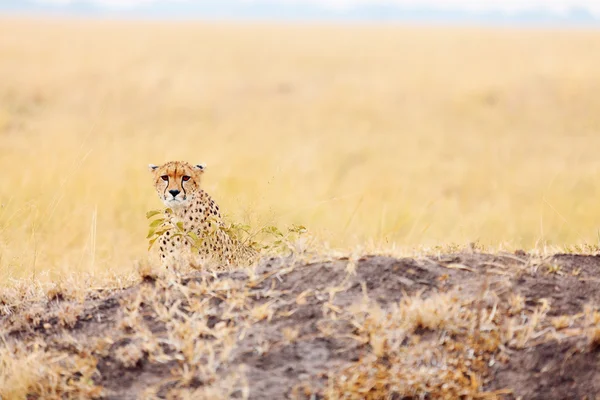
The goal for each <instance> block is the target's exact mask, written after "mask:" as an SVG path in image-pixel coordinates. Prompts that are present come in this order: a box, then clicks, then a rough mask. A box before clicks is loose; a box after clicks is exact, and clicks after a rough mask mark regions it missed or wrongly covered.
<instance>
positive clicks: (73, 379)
mask: <svg viewBox="0 0 600 400" xmlns="http://www.w3.org/2000/svg"><path fill="white" fill-rule="evenodd" d="M599 282H600V258H599V257H594V256H575V255H557V256H554V257H548V258H538V257H531V256H528V255H526V254H523V253H522V254H518V255H515V254H496V255H486V254H477V253H474V254H451V255H443V256H436V257H429V258H420V259H396V258H388V257H380V256H376V257H375V256H373V257H363V258H361V259H358V260H349V259H337V260H332V261H326V262H312V263H307V262H302V261H299V260H297V259H284V258H272V259H268V260H264V261H263V262H262V264H261V265H259V266H258V267H257V268H256V269H255V270H250V269H249V270H247V271H232V272H223V273H219V274H209V273H201V272H190V273H187V274H183V275H175V274H166V275H164V276H160V277H157V276H146V278H145V279H144V280H143V281H142V282H141V283H140V284H138V285H136V286H133V287H131V288H128V289H125V290H120V291H96V292H90V293H88V294H87V295H86V296H85V298H81V299H75V298H71V297H70V296H69V295H68V293H62V292H54V293H52V294H51V295H50V296H49V297H48V298H46V299H44V301H37V302H29V303H24V302H13V303H12V304H9V303H8V302H6V301H5V302H4V304H3V305H4V307H2V308H0V313H2V314H0V315H2V316H1V317H0V327H1V329H2V332H3V335H2V336H0V337H3V338H4V339H3V341H2V343H3V344H2V345H0V385H2V386H3V387H2V386H0V398H3V399H11V398H23V397H25V396H27V397H28V398H53V397H54V398H69V397H72V398H81V397H84V398H104V399H137V398H173V399H178V398H182V399H184V398H190V399H193V398H250V399H278V398H306V399H308V398H339V397H342V398H356V399H358V398H370V399H376V398H384V397H385V398H398V399H400V398H448V399H450V398H459V397H463V398H472V397H486V398H519V397H521V398H525V399H563V398H584V397H585V396H588V397H594V396H595V395H596V394H599V393H600V379H599V378H600V372H597V371H596V370H597V368H595V366H596V365H597V364H598V361H599V353H598V344H600V312H598V310H597V308H596V307H597V305H598V304H600V290H599ZM0 304H2V299H1V298H0ZM2 368H3V370H2ZM386 396H387V397H386Z"/></svg>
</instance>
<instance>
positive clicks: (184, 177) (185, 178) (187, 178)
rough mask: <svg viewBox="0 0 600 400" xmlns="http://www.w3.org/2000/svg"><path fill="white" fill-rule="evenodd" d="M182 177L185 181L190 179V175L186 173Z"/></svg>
mask: <svg viewBox="0 0 600 400" xmlns="http://www.w3.org/2000/svg"><path fill="white" fill-rule="evenodd" d="M181 179H183V181H184V182H187V181H189V180H190V177H189V176H187V175H184V176H183V178H181Z"/></svg>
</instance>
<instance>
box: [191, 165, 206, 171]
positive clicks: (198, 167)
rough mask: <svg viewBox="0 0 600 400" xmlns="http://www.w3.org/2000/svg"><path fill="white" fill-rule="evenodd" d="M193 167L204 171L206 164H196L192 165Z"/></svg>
mask: <svg viewBox="0 0 600 400" xmlns="http://www.w3.org/2000/svg"><path fill="white" fill-rule="evenodd" d="M194 168H195V169H197V170H199V171H201V172H204V170H205V169H206V164H196V165H194Z"/></svg>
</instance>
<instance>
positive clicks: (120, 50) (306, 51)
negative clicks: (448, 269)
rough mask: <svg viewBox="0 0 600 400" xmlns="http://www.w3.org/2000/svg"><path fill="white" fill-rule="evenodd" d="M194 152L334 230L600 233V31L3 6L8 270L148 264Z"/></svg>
mask: <svg viewBox="0 0 600 400" xmlns="http://www.w3.org/2000/svg"><path fill="white" fill-rule="evenodd" d="M175 159H181V160H188V161H190V162H205V163H207V165H208V168H207V173H206V175H205V181H204V187H205V188H206V189H207V190H208V191H209V192H210V193H211V194H212V195H213V196H214V197H215V198H216V199H217V200H218V201H219V202H220V203H221V204H222V208H223V209H224V210H225V212H226V213H227V214H228V217H229V218H230V220H233V221H238V222H241V221H245V222H249V223H250V224H251V225H253V226H262V225H273V224H274V225H277V226H280V227H281V228H285V227H286V226H289V225H291V224H294V223H296V224H302V225H305V226H306V227H307V228H308V229H309V230H310V231H311V232H312V233H313V234H314V235H315V236H316V237H317V238H318V239H319V241H321V242H323V243H328V244H329V245H330V246H332V247H336V248H342V249H348V248H355V247H356V246H363V247H366V248H367V249H373V248H379V249H390V250H395V251H402V250H406V251H410V250H411V249H413V248H430V247H431V246H436V245H444V244H449V243H459V244H462V243H468V242H471V241H476V240H479V241H480V242H481V243H482V244H484V245H490V246H495V247H497V248H508V249H514V248H526V249H532V248H537V249H543V248H545V247H546V246H566V245H572V244H578V243H591V244H596V243H597V242H598V228H600V179H599V178H600V31H585V30H562V31H561V30H554V31H551V30H533V29H531V30H526V29H521V30H517V29H491V28H489V29H484V28H428V27H399V26H390V25H385V26H368V25H355V26H352V25H338V26H325V25H322V26H320V25H294V26H291V25H282V24H279V25H277V24H271V25H266V24H227V23H219V24H217V23H200V22H198V23H192V22H181V23H175V22H172V23H166V22H109V21H84V20H80V21H75V20H33V19H29V20H26V19H23V20H17V19H6V18H5V19H2V20H0V166H1V167H2V168H1V170H2V178H1V179H0V203H1V208H0V281H5V280H7V279H9V278H11V277H17V278H22V277H32V276H38V277H44V276H45V277H51V278H52V277H56V276H61V275H63V274H64V273H69V272H71V271H84V272H88V273H90V274H101V273H105V272H108V271H111V272H117V273H119V272H121V271H128V270H130V269H131V266H132V265H133V263H134V260H136V259H144V258H145V257H146V246H147V243H146V241H145V240H144V238H145V234H146V232H147V221H146V219H145V216H144V215H145V212H146V211H147V210H149V209H155V208H158V207H160V205H161V204H160V202H159V200H158V198H157V196H156V195H155V193H154V189H153V187H152V183H151V180H150V176H149V174H148V172H147V169H146V166H147V164H148V163H155V164H159V163H162V162H165V161H168V160H175Z"/></svg>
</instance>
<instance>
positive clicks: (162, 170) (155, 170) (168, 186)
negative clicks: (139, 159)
mask: <svg viewBox="0 0 600 400" xmlns="http://www.w3.org/2000/svg"><path fill="white" fill-rule="evenodd" d="M148 168H149V169H150V172H152V175H153V177H154V187H155V189H156V192H157V193H158V197H159V198H160V199H161V200H162V201H163V203H165V205H166V206H167V207H170V208H179V207H185V206H187V205H188V204H189V202H190V201H192V200H193V199H194V196H195V195H196V193H197V192H198V190H199V189H200V178H201V177H202V174H203V173H204V168H206V166H205V165H204V164H197V165H191V164H188V163H187V162H185V161H171V162H168V163H166V164H163V165H160V166H157V165H154V164H150V165H149V166H148Z"/></svg>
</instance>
